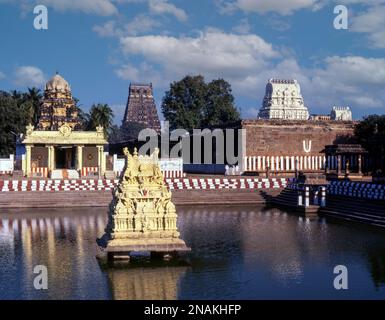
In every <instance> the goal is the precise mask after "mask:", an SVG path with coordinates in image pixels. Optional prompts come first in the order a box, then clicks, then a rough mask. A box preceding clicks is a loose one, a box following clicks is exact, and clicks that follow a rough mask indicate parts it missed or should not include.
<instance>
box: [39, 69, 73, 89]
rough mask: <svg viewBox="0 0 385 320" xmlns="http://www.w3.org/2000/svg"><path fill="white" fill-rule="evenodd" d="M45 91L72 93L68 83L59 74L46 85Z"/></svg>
mask: <svg viewBox="0 0 385 320" xmlns="http://www.w3.org/2000/svg"><path fill="white" fill-rule="evenodd" d="M45 90H56V91H70V90H71V88H70V85H69V84H68V82H67V81H66V80H65V79H64V78H63V77H62V76H61V75H60V74H58V73H57V74H55V75H54V76H53V77H52V78H51V79H50V80H49V81H48V82H47V83H46V85H45Z"/></svg>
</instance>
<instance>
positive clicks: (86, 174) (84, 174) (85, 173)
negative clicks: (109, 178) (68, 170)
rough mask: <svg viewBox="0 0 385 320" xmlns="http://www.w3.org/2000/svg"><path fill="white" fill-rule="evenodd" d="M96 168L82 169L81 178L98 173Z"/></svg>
mask: <svg viewBox="0 0 385 320" xmlns="http://www.w3.org/2000/svg"><path fill="white" fill-rule="evenodd" d="M98 171H99V169H98V167H82V177H85V176H88V174H89V173H91V172H98Z"/></svg>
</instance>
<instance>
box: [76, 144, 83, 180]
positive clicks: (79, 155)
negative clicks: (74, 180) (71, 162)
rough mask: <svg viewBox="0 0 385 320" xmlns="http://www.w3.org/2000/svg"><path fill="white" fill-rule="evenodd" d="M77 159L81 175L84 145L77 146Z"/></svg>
mask: <svg viewBox="0 0 385 320" xmlns="http://www.w3.org/2000/svg"><path fill="white" fill-rule="evenodd" d="M76 160H77V163H76V169H77V170H78V171H79V175H81V174H82V169H83V146H76Z"/></svg>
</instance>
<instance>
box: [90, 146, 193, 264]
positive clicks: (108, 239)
mask: <svg viewBox="0 0 385 320" xmlns="http://www.w3.org/2000/svg"><path fill="white" fill-rule="evenodd" d="M123 151H124V154H125V156H126V166H125V168H124V170H123V173H122V175H121V178H120V181H119V184H118V186H117V187H116V189H115V190H114V194H113V199H112V201H111V203H110V207H109V214H108V224H107V227H106V229H105V234H104V235H103V237H102V238H101V239H98V240H97V243H98V245H99V246H100V247H101V248H102V249H103V250H104V251H106V252H107V253H108V257H109V258H110V259H111V258H129V256H130V253H131V252H143V251H146V252H147V251H149V252H151V253H152V254H154V255H156V254H161V255H172V253H176V252H178V251H190V250H191V249H190V248H188V247H187V246H186V244H185V242H184V241H183V240H182V239H180V238H179V235H180V234H179V232H178V229H177V213H176V209H175V205H174V204H173V203H172V201H171V192H170V191H169V190H168V188H167V186H166V184H165V182H164V180H163V175H162V172H161V170H160V167H159V164H158V153H159V151H158V150H155V151H154V152H153V154H152V155H151V156H139V155H138V153H137V151H136V149H135V150H134V153H133V154H132V155H131V154H130V152H129V151H128V149H127V148H125V149H124V150H123Z"/></svg>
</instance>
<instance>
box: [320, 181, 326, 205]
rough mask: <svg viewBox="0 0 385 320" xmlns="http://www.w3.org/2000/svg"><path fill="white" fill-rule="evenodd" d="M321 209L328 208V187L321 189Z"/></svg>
mask: <svg viewBox="0 0 385 320" xmlns="http://www.w3.org/2000/svg"><path fill="white" fill-rule="evenodd" d="M320 205H321V207H326V187H325V186H322V187H321V204H320Z"/></svg>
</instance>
